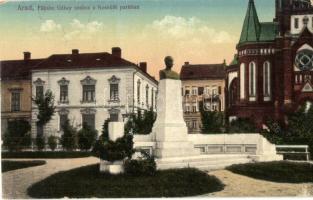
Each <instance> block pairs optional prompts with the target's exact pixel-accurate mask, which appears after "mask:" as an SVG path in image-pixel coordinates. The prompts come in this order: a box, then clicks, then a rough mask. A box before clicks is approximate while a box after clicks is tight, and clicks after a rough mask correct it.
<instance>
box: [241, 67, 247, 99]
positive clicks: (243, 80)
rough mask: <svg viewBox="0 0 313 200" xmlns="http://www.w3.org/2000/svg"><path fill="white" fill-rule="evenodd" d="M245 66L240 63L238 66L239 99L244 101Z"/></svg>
mask: <svg viewBox="0 0 313 200" xmlns="http://www.w3.org/2000/svg"><path fill="white" fill-rule="evenodd" d="M245 73H246V65H245V64H244V63H241V65H240V99H244V98H245V96H246V94H245V92H246V91H245V81H246V76H245Z"/></svg>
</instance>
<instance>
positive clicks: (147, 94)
mask: <svg viewBox="0 0 313 200" xmlns="http://www.w3.org/2000/svg"><path fill="white" fill-rule="evenodd" d="M148 105H149V85H147V86H146V106H148Z"/></svg>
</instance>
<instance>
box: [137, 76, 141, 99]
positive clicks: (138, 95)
mask: <svg viewBox="0 0 313 200" xmlns="http://www.w3.org/2000/svg"><path fill="white" fill-rule="evenodd" d="M140 85H141V82H140V80H138V81H137V104H138V105H140Z"/></svg>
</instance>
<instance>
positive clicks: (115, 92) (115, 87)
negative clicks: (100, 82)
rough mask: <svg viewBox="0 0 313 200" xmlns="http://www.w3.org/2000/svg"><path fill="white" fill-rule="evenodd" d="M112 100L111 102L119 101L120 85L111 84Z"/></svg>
mask: <svg viewBox="0 0 313 200" xmlns="http://www.w3.org/2000/svg"><path fill="white" fill-rule="evenodd" d="M110 100H111V101H119V95H118V84H117V83H111V84H110Z"/></svg>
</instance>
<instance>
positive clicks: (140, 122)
mask: <svg viewBox="0 0 313 200" xmlns="http://www.w3.org/2000/svg"><path fill="white" fill-rule="evenodd" d="M155 120H156V114H155V112H153V110H152V109H151V110H148V111H144V113H143V114H142V113H141V111H138V113H137V114H133V115H131V116H130V118H129V120H128V121H127V123H126V125H125V133H126V134H129V133H134V134H141V135H146V134H149V133H151V131H152V127H153V124H154V122H155Z"/></svg>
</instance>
